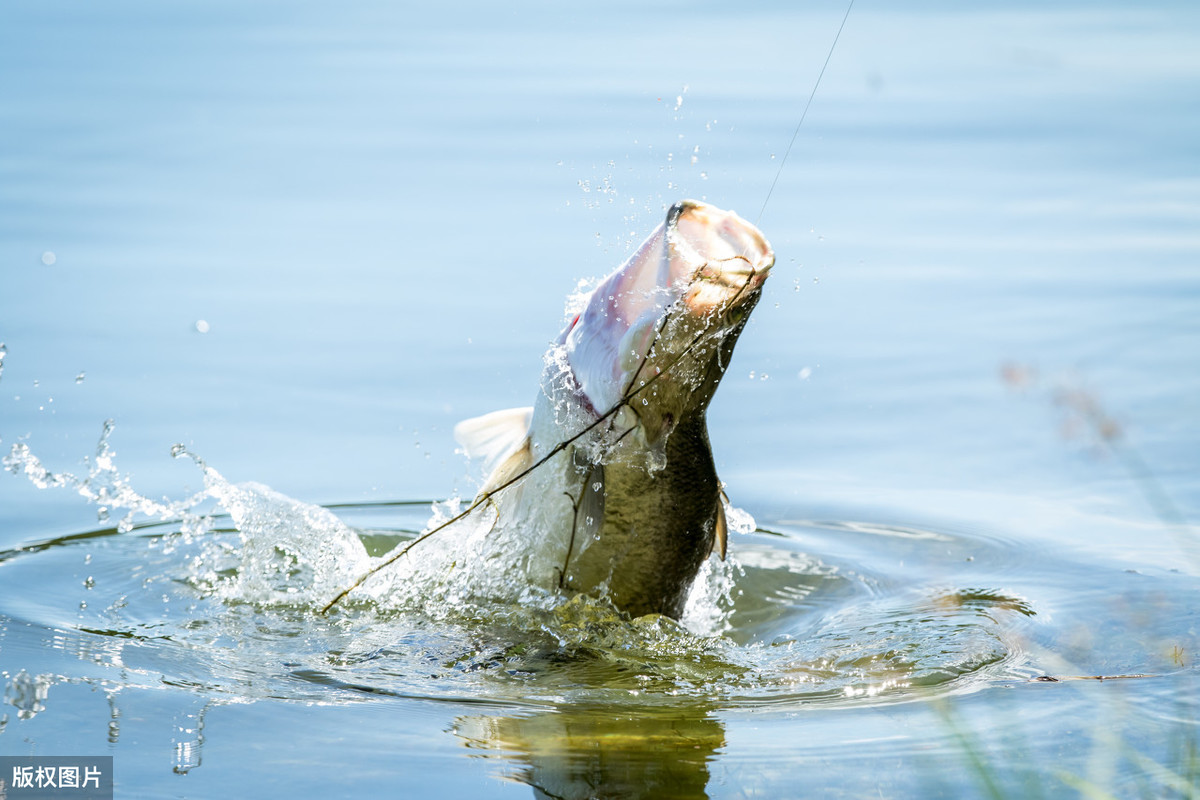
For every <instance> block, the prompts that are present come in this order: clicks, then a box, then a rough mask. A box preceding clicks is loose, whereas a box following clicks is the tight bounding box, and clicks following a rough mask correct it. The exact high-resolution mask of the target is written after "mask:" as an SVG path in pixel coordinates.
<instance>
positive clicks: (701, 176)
mask: <svg viewBox="0 0 1200 800" xmlns="http://www.w3.org/2000/svg"><path fill="white" fill-rule="evenodd" d="M700 180H702V181H706V180H708V173H707V172H701V173H700Z"/></svg>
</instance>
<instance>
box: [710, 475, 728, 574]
mask: <svg viewBox="0 0 1200 800" xmlns="http://www.w3.org/2000/svg"><path fill="white" fill-rule="evenodd" d="M728 503H729V495H727V494H725V490H724V489H721V490H719V496H718V497H717V519H716V522H715V523H714V524H713V544H712V549H710V550H709V551H708V554H709V555H710V556H711V555H712V554H713V550H717V552H719V553H720V554H721V560H722V561H724V560H725V551H726V549H727V548H728V546H729V522H728V520H726V519H725V506H726V504H728ZM717 548H720V549H719V550H718V549H717Z"/></svg>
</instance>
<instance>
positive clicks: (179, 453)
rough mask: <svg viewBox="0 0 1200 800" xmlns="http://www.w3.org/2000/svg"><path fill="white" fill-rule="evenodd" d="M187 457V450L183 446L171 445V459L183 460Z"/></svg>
mask: <svg viewBox="0 0 1200 800" xmlns="http://www.w3.org/2000/svg"><path fill="white" fill-rule="evenodd" d="M186 455H187V448H186V447H185V446H183V445H181V444H173V445H171V458H181V457H183V456H186Z"/></svg>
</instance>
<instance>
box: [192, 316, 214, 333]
mask: <svg viewBox="0 0 1200 800" xmlns="http://www.w3.org/2000/svg"><path fill="white" fill-rule="evenodd" d="M210 329H211V328H210V326H209V324H208V320H203V319H198V320H196V332H197V333H208V332H209V330H210Z"/></svg>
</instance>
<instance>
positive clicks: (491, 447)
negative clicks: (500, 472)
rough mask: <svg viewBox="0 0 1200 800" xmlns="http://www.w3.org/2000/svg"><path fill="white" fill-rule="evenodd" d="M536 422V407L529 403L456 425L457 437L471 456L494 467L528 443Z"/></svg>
mask: <svg viewBox="0 0 1200 800" xmlns="http://www.w3.org/2000/svg"><path fill="white" fill-rule="evenodd" d="M532 421H533V409H532V408H530V407H528V406H527V407H525V408H506V409H504V410H503V411H493V412H492V413H490V414H484V415H483V416H482V417H473V418H471V419H465V420H463V421H462V422H460V423H458V424H457V425H455V426H454V440H455V441H457V442H458V443H459V444H460V445H461V446H462V449H463V452H464V453H466V454H467V456H468V457H469V458H482V459H483V460H484V462H485V463H486V464H487V465H488V467H489V468H494V467H495V465H497V464H499V463H501V462H503V461H505V460H507V459H508V458H509V457H510V456H511V455H512V454H513V453H515V452H516V451H518V450H520V449H521V448H522V447H523V446H525V444H526V443H527V442H528V440H529V425H530V423H531V422H532ZM514 474H516V473H514Z"/></svg>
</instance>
